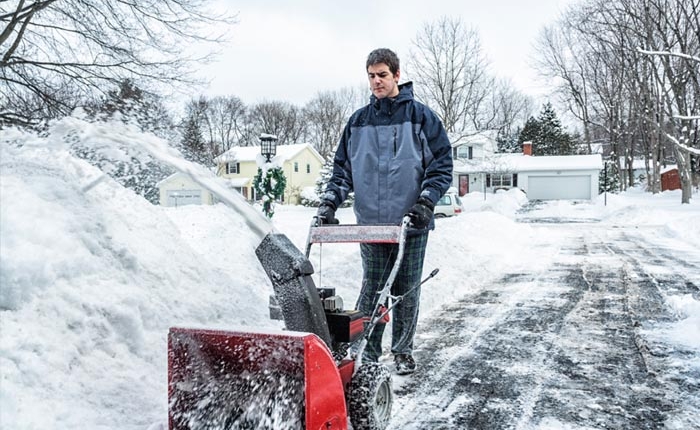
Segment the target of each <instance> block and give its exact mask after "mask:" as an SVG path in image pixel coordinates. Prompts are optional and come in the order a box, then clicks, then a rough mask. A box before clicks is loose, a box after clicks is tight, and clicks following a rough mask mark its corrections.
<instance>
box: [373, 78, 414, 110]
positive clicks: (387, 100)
mask: <svg viewBox="0 0 700 430" xmlns="http://www.w3.org/2000/svg"><path fill="white" fill-rule="evenodd" d="M410 100H413V82H411V81H409V82H405V83H403V84H401V85H399V95H398V96H396V97H393V98H392V97H384V98H383V99H378V98H377V97H376V96H375V95H374V94H372V95H371V96H370V98H369V102H370V105H372V106H373V107H374V108H375V109H376V110H378V111H387V112H389V114H391V113H392V112H394V111H396V109H394V106H395V105H397V104H401V103H405V102H407V101H410Z"/></svg>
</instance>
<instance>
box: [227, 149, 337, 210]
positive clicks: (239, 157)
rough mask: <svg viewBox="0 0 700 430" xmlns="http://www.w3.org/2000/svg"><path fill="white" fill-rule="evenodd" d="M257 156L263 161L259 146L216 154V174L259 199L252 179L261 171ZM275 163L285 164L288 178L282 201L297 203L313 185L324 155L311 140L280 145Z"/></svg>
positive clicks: (250, 196) (243, 193) (248, 196)
mask: <svg viewBox="0 0 700 430" xmlns="http://www.w3.org/2000/svg"><path fill="white" fill-rule="evenodd" d="M258 159H261V160H262V155H261V154H260V147H259V146H236V147H233V148H231V149H229V150H228V151H226V152H224V153H223V154H221V155H219V156H218V157H216V159H215V160H214V161H215V162H216V166H217V169H216V172H217V173H216V174H217V175H218V176H221V177H224V178H226V179H228V180H229V181H230V183H231V186H232V187H233V188H235V189H236V190H237V191H238V192H239V193H241V194H242V195H243V197H245V198H246V199H248V200H257V197H256V196H255V190H254V188H253V179H254V178H255V175H257V173H258ZM272 163H273V164H275V165H278V166H281V167H282V170H283V171H284V176H285V178H287V186H286V188H285V190H284V196H283V199H282V201H283V202H285V203H291V204H298V203H299V196H300V195H301V191H302V190H303V189H304V188H306V187H314V186H315V185H316V179H318V177H319V174H320V171H321V167H323V163H324V160H323V157H321V154H319V153H318V151H316V149H315V148H314V147H313V146H311V144H309V143H300V144H296V145H278V146H277V155H276V156H275V157H274V158H273V160H272Z"/></svg>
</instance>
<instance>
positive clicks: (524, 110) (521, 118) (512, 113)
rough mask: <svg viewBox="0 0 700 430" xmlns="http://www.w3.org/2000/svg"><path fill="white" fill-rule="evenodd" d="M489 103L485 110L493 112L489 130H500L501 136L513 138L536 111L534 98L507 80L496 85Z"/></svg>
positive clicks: (498, 81)
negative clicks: (521, 125) (519, 127)
mask: <svg viewBox="0 0 700 430" xmlns="http://www.w3.org/2000/svg"><path fill="white" fill-rule="evenodd" d="M487 101H488V105H487V109H485V110H486V111H490V112H492V114H491V116H490V120H489V122H488V125H487V128H489V129H492V130H498V132H499V134H501V135H505V136H513V135H514V134H515V131H516V129H517V127H518V126H519V125H520V124H525V122H526V121H527V119H528V118H529V117H530V115H532V112H533V110H534V103H533V101H532V98H531V97H529V96H527V95H525V94H523V93H522V92H520V91H519V90H518V89H517V88H515V87H514V86H513V84H512V83H511V82H510V81H509V80H505V79H501V80H497V81H496V82H495V83H494V88H493V91H492V92H491V93H490V94H489V96H488V99H487Z"/></svg>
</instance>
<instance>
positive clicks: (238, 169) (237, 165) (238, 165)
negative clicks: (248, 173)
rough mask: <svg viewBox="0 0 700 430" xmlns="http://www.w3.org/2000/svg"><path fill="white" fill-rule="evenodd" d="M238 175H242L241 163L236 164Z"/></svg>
mask: <svg viewBox="0 0 700 430" xmlns="http://www.w3.org/2000/svg"><path fill="white" fill-rule="evenodd" d="M236 173H241V163H236Z"/></svg>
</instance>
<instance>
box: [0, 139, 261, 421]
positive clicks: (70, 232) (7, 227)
mask: <svg viewBox="0 0 700 430" xmlns="http://www.w3.org/2000/svg"><path fill="white" fill-rule="evenodd" d="M9 138H11V139H12V140H13V141H14V142H15V143H14V144H12V145H9V144H8V143H7V142H3V143H2V144H3V149H2V151H3V154H2V159H1V161H0V163H1V164H0V166H1V169H2V170H1V172H2V177H1V181H0V185H1V186H2V188H1V189H0V195H2V200H3V205H2V214H1V219H2V223H1V224H0V238H2V240H1V242H0V255H1V256H2V271H0V285H2V292H1V294H0V309H1V312H2V313H1V317H2V343H1V344H0V369H2V378H3V380H2V387H1V389H0V409H1V410H2V414H1V415H2V417H1V420H2V425H1V426H2V427H3V428H18V429H19V428H22V429H45V428H97V427H103V428H130V427H131V428H139V427H140V428H143V427H144V426H146V425H148V424H149V423H152V422H154V421H162V420H163V417H164V416H166V414H167V405H166V398H167V385H166V381H167V369H166V368H167V359H166V335H167V331H168V328H169V327H171V326H176V325H195V326H207V327H217V326H218V327H232V326H265V325H272V324H273V323H272V322H271V321H269V320H268V318H267V296H268V294H269V290H270V288H269V281H268V279H267V277H266V276H265V275H264V273H262V272H261V271H260V270H257V269H258V268H257V267H256V266H254V264H257V261H255V260H254V258H253V259H251V258H249V257H248V255H252V254H253V249H254V246H255V236H254V235H253V234H251V233H250V231H249V229H248V228H247V227H246V223H244V222H243V221H242V220H241V218H240V217H239V216H237V214H235V213H234V212H233V211H231V210H230V209H227V208H226V207H224V206H223V205H220V206H215V207H209V208H207V211H206V213H205V214H204V213H201V212H200V213H196V211H197V209H201V208H189V207H188V208H185V209H184V210H180V211H178V212H177V214H173V216H169V214H167V210H164V208H160V207H156V206H153V205H151V204H150V203H148V202H147V201H145V200H144V199H143V198H141V197H139V196H137V195H135V194H134V193H133V192H131V191H129V190H126V189H124V188H123V187H121V186H120V185H118V184H117V183H115V182H114V181H112V180H110V179H104V180H102V181H101V182H100V183H99V184H98V185H96V186H94V187H92V188H91V189H89V190H88V191H84V188H85V186H86V184H90V183H92V182H93V181H94V179H95V178H97V177H101V176H102V174H101V172H100V171H98V170H97V169H95V168H94V167H92V166H90V165H89V164H87V163H85V162H84V161H82V160H80V159H77V158H75V157H73V156H72V155H71V154H70V153H69V152H67V150H66V149H65V148H64V147H62V146H61V145H54V144H53V142H51V141H50V139H45V140H42V139H36V138H34V137H32V136H29V135H26V136H21V135H18V134H16V133H15V134H13V135H11V136H10V135H9V134H3V140H6V139H9ZM178 215H180V216H181V217H180V218H178ZM171 219H176V220H177V221H176V222H173V221H171ZM182 229H184V230H185V231H183V230H182ZM240 254H244V255H246V257H245V258H243V259H241V258H237V255H240Z"/></svg>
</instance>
